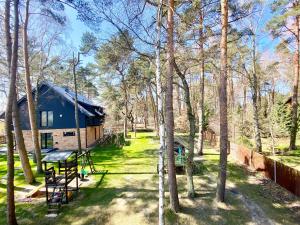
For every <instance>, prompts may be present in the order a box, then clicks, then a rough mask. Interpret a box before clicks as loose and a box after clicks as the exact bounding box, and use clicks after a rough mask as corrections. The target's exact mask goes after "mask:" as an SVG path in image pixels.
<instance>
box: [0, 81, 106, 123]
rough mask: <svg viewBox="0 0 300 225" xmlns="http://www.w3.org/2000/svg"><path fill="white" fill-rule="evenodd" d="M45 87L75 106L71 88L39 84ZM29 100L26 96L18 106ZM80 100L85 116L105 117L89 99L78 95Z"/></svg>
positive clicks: (79, 107) (79, 105)
mask: <svg viewBox="0 0 300 225" xmlns="http://www.w3.org/2000/svg"><path fill="white" fill-rule="evenodd" d="M43 85H45V86H47V87H49V88H50V89H52V90H53V91H55V92H56V93H58V94H59V95H60V96H62V97H63V98H65V99H66V100H67V101H69V102H70V103H72V104H73V105H75V92H74V91H72V90H71V89H70V88H67V87H60V86H58V85H55V84H53V83H51V82H49V81H42V82H41V83H40V84H39V87H42V86H43ZM35 91H36V88H34V89H33V90H32V93H34V92H35ZM26 98H27V96H26V95H24V96H23V97H22V98H20V99H19V101H18V104H19V103H20V102H22V101H24V100H25V99H26ZM77 99H78V109H79V111H80V112H82V113H83V114H85V115H87V116H89V117H93V116H105V113H104V112H103V107H101V106H99V105H97V104H95V103H94V102H92V101H91V100H89V99H88V98H86V97H85V96H83V95H80V94H77ZM2 117H4V113H2V114H1V115H0V118H2Z"/></svg>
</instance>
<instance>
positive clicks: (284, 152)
mask: <svg viewBox="0 0 300 225" xmlns="http://www.w3.org/2000/svg"><path fill="white" fill-rule="evenodd" d="M289 141H290V140H289V138H276V140H275V146H276V149H277V150H280V151H281V154H277V155H275V156H273V155H272V150H271V146H270V143H271V139H270V138H263V139H262V143H263V151H264V152H265V153H267V154H269V155H270V156H269V157H270V158H272V159H274V160H277V161H279V162H282V163H284V164H285V165H288V166H290V167H293V168H295V169H297V170H300V139H299V138H298V139H297V140H296V146H297V149H296V150H293V151H288V148H289Z"/></svg>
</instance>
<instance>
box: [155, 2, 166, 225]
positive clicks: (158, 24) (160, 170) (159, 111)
mask: <svg viewBox="0 0 300 225" xmlns="http://www.w3.org/2000/svg"><path fill="white" fill-rule="evenodd" d="M162 7H163V0H158V7H157V20H156V46H155V54H156V59H155V64H156V71H155V75H156V90H157V116H158V122H159V144H160V146H159V152H158V174H159V183H158V190H159V202H158V224H159V225H164V224H165V218H164V202H165V200H164V199H165V187H164V184H165V175H164V155H165V122H164V112H163V93H162V87H161V70H160V44H161V40H160V39H161V17H162Z"/></svg>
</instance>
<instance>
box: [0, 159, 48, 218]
mask: <svg viewBox="0 0 300 225" xmlns="http://www.w3.org/2000/svg"><path fill="white" fill-rule="evenodd" d="M6 159H7V157H6V155H0V207H1V204H4V202H5V193H6V185H5V178H4V177H5V176H6V173H7V164H6V162H7V161H6ZM14 159H15V186H16V187H19V188H22V187H24V186H26V185H27V183H26V181H25V178H24V174H23V171H22V166H21V162H20V159H19V156H18V155H17V154H15V155H14ZM30 164H31V168H32V170H33V173H34V175H35V178H36V184H35V185H38V184H39V183H41V182H42V181H43V179H44V177H43V175H38V174H37V173H36V164H35V163H33V161H32V159H31V158H30ZM2 178H3V179H2ZM0 210H1V209H0ZM0 224H1V223H0Z"/></svg>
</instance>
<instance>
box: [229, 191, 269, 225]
mask: <svg viewBox="0 0 300 225" xmlns="http://www.w3.org/2000/svg"><path fill="white" fill-rule="evenodd" d="M230 192H231V193H232V194H234V196H236V197H237V198H238V199H239V200H241V201H242V202H243V203H244V206H245V208H247V209H248V210H249V213H250V215H251V218H252V221H253V223H254V224H257V225H275V223H274V222H273V221H272V220H271V219H270V218H268V217H267V216H266V214H265V213H264V211H263V210H262V209H261V208H260V207H259V205H257V204H256V203H255V202H253V201H252V200H251V199H249V198H247V197H246V196H244V195H243V194H242V193H241V192H239V191H238V190H237V189H230Z"/></svg>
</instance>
